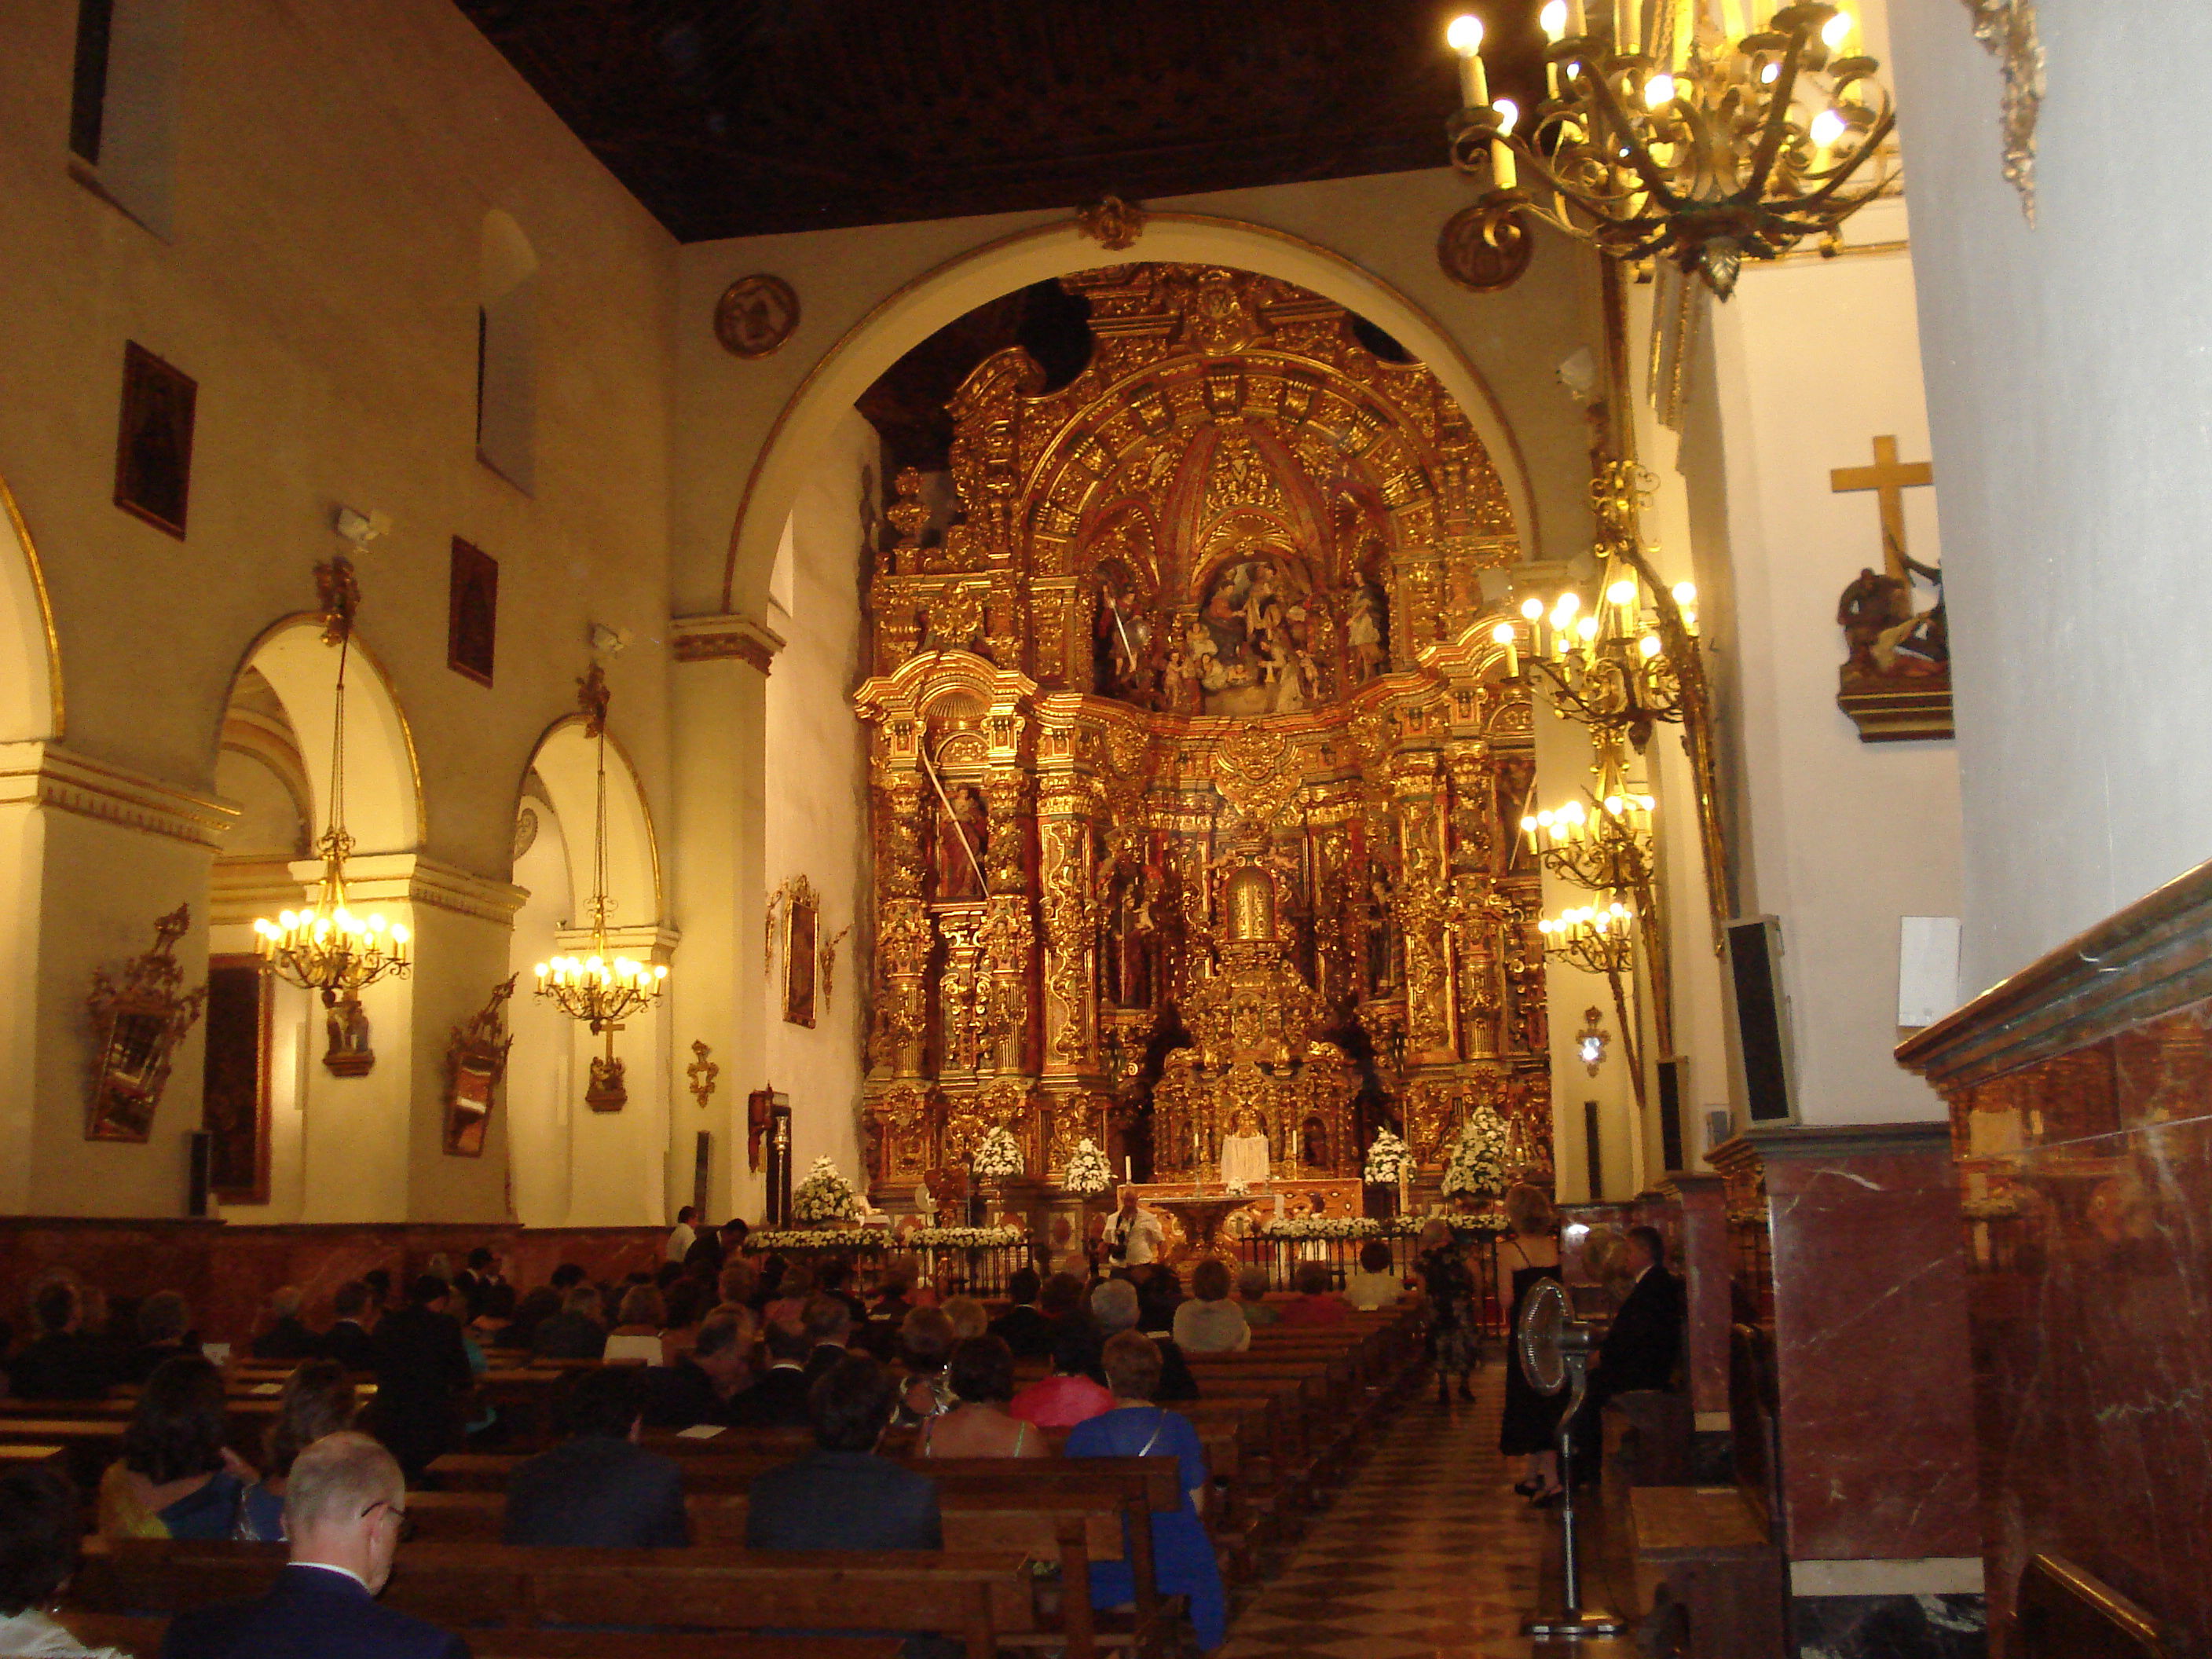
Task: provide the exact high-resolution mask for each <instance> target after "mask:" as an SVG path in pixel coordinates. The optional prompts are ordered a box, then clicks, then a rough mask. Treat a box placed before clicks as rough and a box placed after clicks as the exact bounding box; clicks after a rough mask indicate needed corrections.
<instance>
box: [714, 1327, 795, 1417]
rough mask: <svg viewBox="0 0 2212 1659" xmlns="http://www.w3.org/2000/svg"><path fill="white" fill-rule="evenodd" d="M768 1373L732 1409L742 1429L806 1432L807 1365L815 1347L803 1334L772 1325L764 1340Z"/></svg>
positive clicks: (740, 1397) (763, 1373) (764, 1372)
mask: <svg viewBox="0 0 2212 1659" xmlns="http://www.w3.org/2000/svg"><path fill="white" fill-rule="evenodd" d="M764 1342H765V1346H767V1348H768V1362H769V1363H768V1370H765V1371H763V1372H762V1373H761V1378H760V1381H759V1382H757V1383H754V1384H753V1385H752V1387H750V1389H746V1390H745V1391H744V1393H743V1394H741V1395H738V1399H737V1403H736V1406H735V1407H734V1409H733V1413H732V1414H733V1415H734V1416H735V1417H736V1419H737V1420H738V1424H739V1425H740V1426H742V1427H744V1428H749V1429H803V1428H805V1426H806V1425H807V1422H808V1420H809V1419H808V1417H807V1412H806V1390H807V1380H806V1362H807V1359H808V1358H810V1357H811V1355H812V1353H813V1352H814V1345H813V1344H812V1343H811V1342H810V1341H808V1340H806V1333H805V1331H803V1330H800V1331H793V1330H787V1329H785V1328H783V1327H782V1326H781V1325H771V1326H769V1328H768V1334H767V1336H766V1337H765V1339H764Z"/></svg>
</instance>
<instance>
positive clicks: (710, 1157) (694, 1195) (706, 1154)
mask: <svg viewBox="0 0 2212 1659" xmlns="http://www.w3.org/2000/svg"><path fill="white" fill-rule="evenodd" d="M713 1173H714V1131H713V1130H711V1129H701V1130H698V1131H697V1132H696V1138H695V1139H693V1141H692V1143H691V1207H692V1208H693V1209H695V1210H696V1211H698V1212H699V1220H700V1222H701V1224H702V1227H703V1225H704V1223H705V1222H706V1219H707V1187H708V1177H709V1176H711V1175H712V1174H713Z"/></svg>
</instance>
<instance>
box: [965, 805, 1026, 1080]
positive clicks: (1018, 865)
mask: <svg viewBox="0 0 2212 1659" xmlns="http://www.w3.org/2000/svg"><path fill="white" fill-rule="evenodd" d="M983 793H984V797H985V799H986V800H987V802H988V803H989V807H990V814H991V848H990V855H989V861H988V867H987V869H986V871H985V872H984V874H985V875H986V877H987V878H988V880H989V882H990V887H991V897H990V902H989V905H988V907H987V909H986V912H985V915H984V918H983V923H982V927H981V931H980V933H978V935H977V939H976V942H977V945H978V946H979V947H980V949H981V961H980V963H979V964H978V966H979V972H980V973H981V976H982V985H983V990H982V997H983V1013H982V1019H981V1027H982V1037H983V1042H984V1047H985V1050H986V1059H985V1069H986V1070H988V1071H994V1072H998V1073H1002V1074H1009V1075H1011V1074H1014V1073H1025V1072H1027V1071H1029V1070H1030V1054H1029V1048H1030V1042H1029V1033H1030V1004H1029V978H1030V969H1031V966H1032V964H1033V959H1034V957H1035V954H1036V926H1035V923H1034V921H1033V920H1032V913H1031V907H1030V891H1029V860H1028V859H1027V858H1026V856H1025V854H1026V850H1027V848H1028V846H1029V842H1030V820H1029V806H1030V787H1029V780H1028V779H1027V778H1026V777H1024V775H1022V774H1020V773H1018V772H1013V771H1006V772H994V774H993V775H992V776H991V777H990V778H989V780H988V781H986V782H985V784H984V786H983Z"/></svg>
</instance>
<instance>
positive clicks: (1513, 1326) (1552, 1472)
mask: <svg viewBox="0 0 2212 1659" xmlns="http://www.w3.org/2000/svg"><path fill="white" fill-rule="evenodd" d="M1505 1218H1506V1219H1507V1220H1508V1221H1509V1222H1510V1223H1511V1224H1512V1227H1513V1231H1511V1232H1510V1233H1508V1234H1507V1235H1506V1236H1505V1237H1504V1238H1503V1239H1501V1240H1499V1241H1498V1301H1499V1302H1500V1303H1501V1304H1503V1305H1504V1306H1505V1307H1507V1308H1509V1309H1510V1310H1512V1312H1511V1318H1510V1322H1509V1323H1508V1324H1507V1326H1506V1329H1507V1331H1508V1332H1510V1337H1509V1339H1508V1342H1509V1349H1508V1351H1509V1352H1510V1353H1511V1355H1512V1358H1511V1360H1510V1363H1509V1364H1507V1365H1506V1367H1505V1417H1504V1423H1503V1424H1502V1425H1500V1427H1499V1432H1498V1450H1500V1451H1502V1452H1504V1454H1505V1455H1507V1456H1508V1457H1526V1458H1527V1459H1528V1476H1527V1478H1526V1479H1525V1480H1522V1481H1520V1482H1519V1483H1517V1484H1516V1486H1514V1488H1513V1490H1514V1491H1516V1492H1520V1493H1522V1495H1523V1496H1524V1497H1526V1498H1528V1501H1529V1502H1530V1503H1532V1504H1547V1503H1549V1502H1550V1501H1551V1500H1552V1499H1553V1498H1554V1497H1556V1496H1557V1495H1558V1493H1559V1414H1560V1413H1562V1412H1564V1411H1565V1409H1566V1405H1567V1395H1566V1391H1565V1389H1561V1390H1560V1391H1559V1393H1558V1394H1554V1395H1544V1394H1539V1393H1538V1392H1537V1391H1536V1389H1535V1388H1534V1385H1533V1384H1531V1383H1530V1382H1529V1381H1528V1375H1527V1373H1525V1372H1524V1371H1522V1369H1521V1352H1520V1334H1521V1308H1522V1304H1523V1303H1524V1302H1526V1301H1527V1299H1528V1294H1529V1292H1530V1291H1534V1289H1535V1288H1536V1285H1537V1284H1538V1282H1539V1281H1540V1280H1542V1279H1557V1278H1559V1216H1558V1214H1557V1212H1554V1211H1553V1208H1552V1200H1550V1198H1549V1197H1547V1195H1546V1194H1545V1193H1544V1191H1543V1189H1542V1188H1538V1187H1531V1186H1528V1185H1525V1184H1523V1185H1521V1186H1517V1187H1516V1188H1514V1189H1513V1190H1512V1191H1511V1192H1510V1193H1508V1194H1506V1195H1505Z"/></svg>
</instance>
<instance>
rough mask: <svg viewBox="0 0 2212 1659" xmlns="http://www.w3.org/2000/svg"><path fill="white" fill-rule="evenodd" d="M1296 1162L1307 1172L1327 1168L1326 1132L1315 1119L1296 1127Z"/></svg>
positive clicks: (1309, 1119) (1319, 1121)
mask: <svg viewBox="0 0 2212 1659" xmlns="http://www.w3.org/2000/svg"><path fill="white" fill-rule="evenodd" d="M1298 1161H1299V1162H1300V1163H1301V1164H1304V1165H1305V1167H1306V1168H1307V1169H1309V1170H1326V1169H1327V1168H1328V1130H1326V1129H1324V1128H1323V1127H1322V1122H1321V1120H1320V1119H1319V1118H1317V1117H1310V1118H1308V1119H1307V1120H1306V1121H1304V1123H1303V1124H1301V1125H1299V1126H1298Z"/></svg>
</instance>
